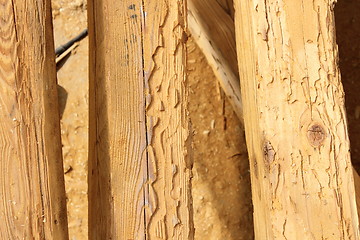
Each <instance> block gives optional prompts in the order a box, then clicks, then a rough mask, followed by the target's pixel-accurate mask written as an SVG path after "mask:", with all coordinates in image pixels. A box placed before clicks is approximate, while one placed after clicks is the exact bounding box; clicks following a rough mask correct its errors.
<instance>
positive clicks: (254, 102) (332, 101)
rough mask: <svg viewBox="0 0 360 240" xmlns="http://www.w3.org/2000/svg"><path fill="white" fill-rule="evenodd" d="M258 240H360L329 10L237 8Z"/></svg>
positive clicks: (251, 2)
mask: <svg viewBox="0 0 360 240" xmlns="http://www.w3.org/2000/svg"><path fill="white" fill-rule="evenodd" d="M234 2H235V9H236V13H235V14H236V17H235V25H236V37H237V50H238V60H239V72H240V78H241V93H242V99H243V104H244V116H245V119H244V121H245V130H246V140H247V147H248V152H249V158H250V166H251V178H252V190H253V193H252V195H253V203H254V221H255V234H256V238H257V239H359V229H358V218H357V211H356V203H355V190H354V180H353V174H352V167H351V162H350V154H349V139H348V132H347V124H346V117H345V115H346V113H345V109H344V91H343V88H342V84H341V81H340V73H339V68H338V65H337V57H338V52H337V46H336V42H335V34H334V31H335V29H334V15H333V6H334V1H330V0H328V1H320V0H319V1H318V0H315V1H292V0H282V1H270V0H264V1H255V0H246V1H240V0H236V1H234Z"/></svg>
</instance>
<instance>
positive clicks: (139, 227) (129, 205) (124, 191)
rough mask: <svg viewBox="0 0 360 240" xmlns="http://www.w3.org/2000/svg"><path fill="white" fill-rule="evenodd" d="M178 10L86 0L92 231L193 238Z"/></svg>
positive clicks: (170, 4)
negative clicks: (87, 2)
mask: <svg viewBox="0 0 360 240" xmlns="http://www.w3.org/2000/svg"><path fill="white" fill-rule="evenodd" d="M110 6H111V7H110ZM184 14H185V5H184V3H183V1H176V0H172V1H120V2H119V1H115V0H108V1H106V0H101V1H90V2H89V37H90V99H91V100H90V123H89V124H90V125H89V128H90V147H89V149H90V156H89V157H90V159H89V218H90V219H89V229H90V233H89V236H90V238H91V239H104V238H110V237H112V238H116V239H145V238H147V239H148V238H150V239H192V236H193V227H192V218H191V212H192V210H191V193H190V177H191V166H192V164H191V162H190V160H189V159H190V158H189V155H188V152H187V151H188V148H189V138H188V136H189V121H188V117H187V90H186V81H185V79H186V74H185V63H186V52H185V42H186V34H185V32H184V31H185V29H186V20H185V15H184Z"/></svg>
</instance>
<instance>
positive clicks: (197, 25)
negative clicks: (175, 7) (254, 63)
mask: <svg viewBox="0 0 360 240" xmlns="http://www.w3.org/2000/svg"><path fill="white" fill-rule="evenodd" d="M223 4H225V2H224V3H223ZM188 21H189V30H190V32H191V35H192V37H193V38H194V40H195V42H196V43H197V45H198V46H199V47H200V49H201V50H202V51H203V53H204V55H205V57H206V59H207V60H208V62H209V65H210V66H211V68H212V69H213V71H214V74H215V76H216V78H217V79H218V80H219V83H220V86H221V87H222V89H223V90H224V92H225V94H226V96H227V97H228V99H229V102H230V104H231V105H232V106H233V109H234V111H235V112H236V114H237V116H238V117H239V119H240V120H241V121H242V119H243V116H242V102H241V98H240V97H239V93H240V85H239V74H238V70H237V69H238V67H237V59H236V44H235V28H234V21H233V20H232V18H231V16H230V15H229V14H228V13H227V12H226V11H225V10H224V9H223V6H222V5H220V4H219V3H218V2H217V1H216V0H213V1H211V4H209V1H207V0H189V1H188Z"/></svg>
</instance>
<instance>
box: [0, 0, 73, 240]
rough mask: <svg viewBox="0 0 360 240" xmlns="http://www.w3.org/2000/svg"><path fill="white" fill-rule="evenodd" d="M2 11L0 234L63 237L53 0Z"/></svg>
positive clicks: (1, 5)
mask: <svg viewBox="0 0 360 240" xmlns="http://www.w3.org/2000/svg"><path fill="white" fill-rule="evenodd" d="M0 12H1V21H0V25H1V26H0V29H1V31H0V82H1V84H0V136H1V137H0V152H1V157H0V171H1V177H0V186H1V188H0V189H1V190H0V199H1V203H0V222H1V224H0V238H1V239H68V231H67V218H66V197H65V187H64V177H63V162H62V153H61V141H60V125H59V111H58V98H57V87H56V67H55V53H54V43H53V42H54V41H53V32H52V23H51V21H52V17H51V6H50V0H45V1H43V0H42V1H40V0H32V1H23V0H13V1H6V0H0Z"/></svg>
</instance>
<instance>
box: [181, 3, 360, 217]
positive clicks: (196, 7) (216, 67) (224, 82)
mask: <svg viewBox="0 0 360 240" xmlns="http://www.w3.org/2000/svg"><path fill="white" fill-rule="evenodd" d="M194 3H195V4H194ZM228 4H230V5H231V3H228ZM209 7H210V8H216V9H214V10H211V12H215V13H220V14H219V17H214V18H215V19H216V18H217V19H228V16H225V15H229V13H227V12H225V11H224V9H223V8H224V6H221V5H219V4H217V1H216V0H213V2H211V3H210V4H209V1H206V2H204V1H199V0H190V1H189V4H188V11H189V15H188V19H189V30H190V32H191V34H192V36H193V37H194V39H195V40H197V41H196V43H197V44H198V45H199V47H200V49H201V50H202V51H203V53H204V55H205V57H206V59H207V60H208V62H209V64H211V67H212V70H213V71H214V73H215V75H216V76H217V79H218V81H219V83H220V86H222V87H223V89H224V92H225V94H226V95H227V97H228V98H229V99H241V92H240V87H237V86H236V85H239V84H240V82H237V83H234V80H228V79H235V76H237V69H236V70H234V69H233V68H232V67H231V66H230V65H228V62H231V61H232V60H231V59H232V58H233V57H232V56H234V54H224V53H222V51H221V49H219V48H218V45H220V46H222V48H223V49H229V51H234V52H235V48H234V47H231V46H224V45H232V44H235V34H234V35H233V34H230V35H227V36H225V38H224V39H229V37H230V38H231V36H232V35H233V36H232V37H233V38H234V39H233V40H230V41H220V40H221V39H222V37H221V35H219V34H218V33H217V34H215V32H213V31H208V30H206V29H205V27H206V28H208V29H221V28H227V29H229V30H227V31H225V34H226V33H229V32H231V33H232V32H234V31H235V30H230V29H231V28H234V27H235V26H234V22H233V19H231V22H230V21H223V20H221V21H210V22H209V21H208V19H207V18H206V16H209V14H202V15H201V16H200V15H199V14H197V13H202V12H201V9H205V10H206V8H209ZM194 12H195V14H194ZM204 12H206V11H204ZM216 15H217V14H215V16H216ZM205 24H212V25H211V26H205ZM220 24H222V25H221V26H219V25H220ZM204 33H206V37H205V34H204ZM206 39H207V40H206ZM204 40H206V41H204ZM209 46H210V47H209ZM213 52H216V53H218V57H217V58H216V59H222V61H214V59H215V58H214V56H216V54H213ZM228 53H229V52H228ZM220 54H221V55H220ZM223 59H225V60H223ZM235 62H236V64H237V59H236V60H235ZM214 63H215V64H214ZM219 63H221V65H220V64H219ZM223 65H226V66H225V67H222V66H223ZM224 69H226V71H224ZM229 71H232V72H229ZM223 73H225V74H223ZM224 75H226V77H223V76H224ZM229 76H230V77H229ZM232 76H233V77H232ZM230 83H232V84H230ZM232 86H235V87H234V88H233V87H232ZM228 88H231V89H234V91H226V89H228ZM235 89H236V90H235ZM233 107H234V111H235V112H236V113H237V116H238V117H239V118H242V111H243V110H242V105H241V104H233ZM353 174H354V183H355V191H356V203H357V210H358V213H360V176H359V174H358V173H357V171H356V170H355V169H353Z"/></svg>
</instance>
